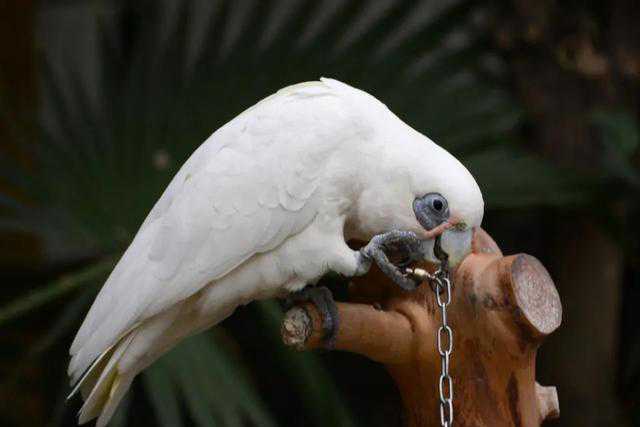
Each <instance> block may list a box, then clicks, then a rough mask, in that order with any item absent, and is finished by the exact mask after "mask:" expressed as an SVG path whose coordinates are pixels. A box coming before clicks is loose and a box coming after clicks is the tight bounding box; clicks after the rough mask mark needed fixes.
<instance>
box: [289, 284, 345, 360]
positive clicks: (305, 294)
mask: <svg viewBox="0 0 640 427" xmlns="http://www.w3.org/2000/svg"><path fill="white" fill-rule="evenodd" d="M301 302H311V303H313V305H315V306H316V308H317V309H318V311H319V312H320V314H321V315H322V330H323V331H324V336H323V338H322V340H323V346H324V348H325V349H327V350H333V349H334V347H335V344H336V335H337V334H338V326H339V323H340V318H339V316H338V307H337V306H336V303H335V301H334V300H333V295H332V294H331V291H330V290H329V288H327V287H325V286H317V287H316V286H307V287H305V288H303V289H301V290H299V291H298V292H294V293H292V294H290V295H289V296H288V297H287V300H286V304H287V305H289V306H292V305H293V304H295V303H301Z"/></svg>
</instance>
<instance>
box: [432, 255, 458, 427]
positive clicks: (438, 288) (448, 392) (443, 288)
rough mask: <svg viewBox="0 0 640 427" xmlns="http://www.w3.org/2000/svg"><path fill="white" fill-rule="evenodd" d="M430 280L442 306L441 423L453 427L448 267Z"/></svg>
mask: <svg viewBox="0 0 640 427" xmlns="http://www.w3.org/2000/svg"><path fill="white" fill-rule="evenodd" d="M430 282H431V283H432V286H434V288H435V293H436V301H437V303H438V306H439V307H440V315H441V320H442V324H441V326H440V327H439V328H438V335H437V341H436V343H437V345H438V353H440V362H441V363H440V365H441V370H440V380H439V381H438V391H439V393H440V425H441V426H442V427H451V426H452V425H453V379H452V378H451V375H450V374H449V362H450V359H451V353H452V352H453V330H452V329H451V327H450V326H449V324H448V323H447V307H448V306H449V304H451V280H449V271H448V269H447V268H446V267H445V268H443V269H441V270H438V271H437V272H436V273H435V274H434V277H433V279H432V280H431V281H430ZM442 295H444V298H443V297H442Z"/></svg>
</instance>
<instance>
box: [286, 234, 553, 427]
mask: <svg viewBox="0 0 640 427" xmlns="http://www.w3.org/2000/svg"><path fill="white" fill-rule="evenodd" d="M420 267H422V268H424V270H420ZM429 271H430V270H428V267H427V266H426V265H419V268H415V269H414V270H413V274H414V275H417V276H422V277H423V278H428V277H432V276H433V275H434V273H430V272H429ZM451 277H452V278H453V280H454V281H455V287H453V286H451V287H450V288H449V289H448V290H449V294H447V289H443V290H442V292H441V293H438V292H433V291H432V289H431V288H430V287H428V286H419V287H418V288H417V289H416V290H415V291H414V292H406V291H404V290H402V289H399V288H398V286H396V285H395V284H390V282H389V278H388V277H387V276H386V275H385V274H383V273H382V272H381V271H380V270H378V269H375V268H374V269H372V271H371V272H370V273H369V274H368V275H367V276H364V277H358V278H355V279H354V280H353V284H352V285H351V286H350V302H346V303H345V302H338V303H337V308H338V313H339V316H340V327H339V328H338V331H337V334H336V343H335V348H336V349H337V350H344V351H350V352H354V353H358V354H361V355H364V356H366V357H368V358H369V359H372V360H374V361H376V362H379V363H382V364H384V365H385V366H386V368H387V370H388V371H389V373H390V375H391V376H392V377H393V379H394V381H395V383H396V385H397V387H398V391H399V393H400V395H401V396H402V402H403V406H404V409H405V411H404V412H405V421H406V425H408V426H409V427H437V426H441V425H442V420H441V419H440V415H439V414H440V407H441V405H442V402H443V400H444V401H445V405H446V406H445V408H444V409H445V411H446V410H448V409H449V408H448V403H446V402H447V398H448V397H453V394H450V395H449V394H448V393H449V391H448V390H453V389H455V396H456V400H455V422H454V425H456V426H459V427H461V426H466V427H513V426H521V427H538V426H540V425H541V423H542V422H543V421H544V420H546V419H551V418H556V417H558V416H559V405H558V395H557V392H556V389H555V387H552V386H546V387H545V386H542V385H540V384H538V383H537V382H536V380H535V361H536V355H537V352H538V349H539V347H540V345H541V344H542V342H543V341H544V339H545V337H546V336H548V335H549V334H551V333H552V332H553V331H554V330H555V329H556V328H557V327H558V326H559V325H560V322H561V319H562V306H561V304H560V298H559V296H558V292H557V291H556V289H555V286H554V284H553V281H552V280H551V277H550V276H549V274H548V272H547V271H546V269H545V268H544V266H543V265H542V264H541V263H540V262H539V261H538V260H537V259H535V258H534V257H532V256H530V255H526V254H517V255H511V256H506V257H505V256H503V255H502V252H501V251H500V249H499V248H498V246H497V245H496V244H495V242H494V241H493V240H492V239H491V237H489V236H488V235H487V234H486V233H485V232H484V231H482V230H478V231H477V232H476V234H475V237H474V241H473V252H472V253H471V254H470V255H468V256H467V257H466V258H465V259H464V260H463V261H462V262H461V263H460V264H459V265H458V266H457V267H456V268H455V269H451ZM445 287H446V284H445ZM438 296H440V298H439V300H440V302H441V303H442V305H445V304H444V303H445V302H448V300H449V298H450V299H451V301H452V303H453V304H455V306H454V308H455V309H454V310H448V311H447V313H446V315H445V317H446V325H448V326H449V327H450V328H451V329H452V330H455V335H453V334H451V336H450V337H451V338H452V340H451V341H450V342H451V343H452V344H451V346H450V345H449V341H447V338H449V336H448V332H446V327H445V325H444V322H442V317H443V316H442V313H441V311H442V306H441V304H440V303H439V302H438ZM377 306H380V307H382V309H379V308H376V307H377ZM443 328H444V329H443ZM439 334H440V335H442V336H441V337H440V341H441V346H440V347H438V346H437V345H435V344H434V343H437V342H438V335H439ZM445 335H447V336H445ZM322 336H323V331H322V318H321V314H320V313H319V312H318V310H316V308H315V307H314V306H313V305H312V304H308V303H307V304H305V305H303V306H302V307H300V306H297V307H294V308H292V309H291V310H289V311H288V312H287V313H286V315H285V317H284V320H283V322H282V339H283V341H284V342H285V344H287V345H292V346H295V347H296V348H298V349H300V350H308V349H313V348H317V347H322ZM453 348H455V357H454V358H453V359H451V363H450V364H449V366H448V368H449V376H450V378H451V379H452V380H451V382H449V379H448V378H447V377H446V374H445V376H444V377H442V376H441V375H442V367H443V365H444V364H445V363H446V361H443V356H442V353H445V357H446V354H447V353H448V354H449V355H450V356H451V350H452V349H453ZM441 378H442V379H441ZM440 384H442V385H443V388H444V389H443V393H442V396H441V395H440V394H441V393H440ZM450 385H453V386H454V387H453V388H447V387H449V386H450ZM441 398H443V399H441ZM447 415H448V413H447V412H445V413H444V417H443V418H444V419H445V421H446V420H449V421H451V419H450V418H447ZM451 415H453V413H452V412H451Z"/></svg>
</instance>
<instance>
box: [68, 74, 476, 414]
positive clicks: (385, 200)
mask: <svg viewBox="0 0 640 427" xmlns="http://www.w3.org/2000/svg"><path fill="white" fill-rule="evenodd" d="M483 212H484V203H483V199H482V195H481V192H480V189H479V188H478V185H477V184H476V182H475V180H474V179H473V177H472V176H471V174H470V173H469V172H468V171H467V169H466V168H465V167H464V166H463V165H462V164H461V163H460V162H459V161H458V160H456V159H455V158H454V157H453V156H452V155H450V154H449V153H448V152H447V151H445V150H444V149H442V148H441V147H439V146H438V145H436V144H435V143H433V142H432V141H431V140H429V139H428V138H427V137H425V136H424V135H422V134H420V133H418V132H417V131H415V130H414V129H412V128H411V127H409V126H408V125H407V124H405V123H404V122H403V121H402V120H400V119H399V118H398V117H396V116H395V115H394V114H393V113H392V112H391V111H389V109H387V107H386V106H385V105H384V104H382V103H381V102H380V101H378V100H377V99H376V98H374V97H373V96H371V95H369V94H367V93H365V92H363V91H361V90H358V89H355V88H353V87H351V86H348V85H346V84H344V83H341V82H339V81H336V80H331V79H320V81H314V82H307V83H301V84H297V85H294V86H290V87H287V88H284V89H282V90H280V91H278V92H277V93H275V94H274V95H272V96H269V97H267V98H266V99H264V100H262V101H260V102H259V103H257V104H256V105H254V106H253V107H251V108H249V109H248V110H246V111H244V112H243V113H242V114H240V115H239V116H237V117H236V118H234V119H233V120H231V121H230V122H229V123H227V124H226V125H224V126H222V127H221V128H220V129H218V130H217V131H215V132H214V133H213V135H211V136H210V137H209V138H208V139H207V140H206V141H205V142H204V143H203V144H202V145H201V146H200V147H199V148H198V149H197V150H196V151H195V152H194V153H193V155H192V156H191V157H190V158H189V159H188V160H187V161H186V163H185V164H184V165H183V166H182V168H181V169H180V171H179V172H178V173H177V174H176V176H175V177H174V178H173V180H172V181H171V183H170V184H169V186H168V187H167V189H166V190H165V192H164V194H163V195H162V197H161V198H160V200H158V202H157V203H156V204H155V206H154V207H153V209H152V210H151V212H150V213H149V216H148V217H147V218H146V220H145V221H144V223H143V224H142V226H141V227H140V229H139V231H138V233H137V234H136V236H135V238H134V239H133V242H132V243H131V245H130V246H129V248H128V249H127V250H126V252H125V253H124V255H123V256H122V258H121V259H120V261H119V262H118V264H117V265H116V267H115V269H114V270H113V272H112V273H111V275H110V276H109V278H108V279H107V281H106V283H105V284H104V286H103V288H102V290H101V291H100V293H99V295H98V296H97V298H96V300H95V302H94V303H93V305H92V307H91V309H90V310H89V313H88V315H87V317H86V319H85V320H84V323H83V324H82V326H81V327H80V330H79V331H78V334H77V336H76V337H75V340H74V341H73V344H72V345H71V349H70V354H71V362H70V364H69V375H70V377H71V381H72V384H75V385H76V387H75V389H74V392H75V391H76V390H81V392H82V396H83V397H84V399H85V402H84V405H83V406H82V409H81V411H80V416H79V421H80V423H84V422H87V421H88V420H91V419H93V418H95V417H99V418H98V422H97V425H98V426H104V425H105V424H106V423H107V422H108V421H109V419H110V418H111V416H112V415H113V413H114V411H115V409H116V407H117V405H118V403H119V402H120V400H121V399H122V397H123V396H124V394H125V392H126V391H127V389H128V388H129V386H130V384H131V381H132V380H133V379H134V377H135V376H136V375H137V374H138V373H139V372H140V371H142V370H143V369H145V368H146V367H147V366H149V365H150V364H151V363H153V362H154V361H155V360H156V359H158V358H159V357H160V356H161V355H162V354H163V353H165V352H166V351H168V350H169V349H171V348H172V347H173V346H175V345H176V344H177V343H178V342H179V341H180V340H182V339H183V338H185V337H187V336H189V335H192V334H194V333H196V332H199V331H202V330H204V329H206V328H209V327H211V326H213V325H215V324H216V323H218V322H220V321H221V320H223V319H224V318H226V317H227V316H229V315H230V314H231V313H232V312H233V311H234V309H235V308H236V307H238V306H239V305H241V304H246V303H248V302H250V301H253V300H256V299H261V298H269V297H273V296H282V295H286V294H290V293H295V292H299V291H301V290H303V288H305V286H307V285H313V284H315V283H316V282H317V281H318V279H319V278H320V277H321V276H323V275H324V274H325V273H327V272H328V271H330V270H331V271H335V272H337V273H340V274H342V275H345V276H354V275H359V274H364V273H365V272H366V271H367V270H368V268H369V266H370V265H371V261H372V259H374V260H376V262H378V263H379V264H381V267H382V268H383V270H384V271H385V272H386V273H387V274H389V275H390V276H391V278H392V279H393V280H394V281H395V282H396V283H398V284H399V285H400V286H403V287H405V288H410V287H411V286H415V282H413V280H412V279H411V277H409V276H407V275H405V274H403V273H401V271H400V269H398V268H396V267H395V266H393V265H391V264H390V263H389V262H388V261H387V258H386V257H385V256H384V255H382V256H380V254H383V253H384V249H385V248H388V247H389V245H391V246H394V245H396V246H397V245H398V244H400V245H401V246H402V245H404V247H405V248H408V249H407V250H408V251H409V252H412V254H411V256H412V257H413V258H416V257H417V258H422V259H426V260H430V261H433V262H438V258H437V257H436V256H435V254H434V247H435V244H434V242H435V241H436V240H437V241H438V243H439V247H441V248H442V250H443V251H444V252H446V254H448V257H449V258H448V261H449V263H450V264H452V265H454V264H456V263H457V262H459V261H460V260H461V259H462V258H463V257H464V256H465V255H466V254H467V253H468V252H469V251H470V246H471V237H472V230H473V228H474V227H478V226H479V225H480V222H481V220H482V216H483ZM374 236H375V238H374ZM436 237H439V238H438V239H436ZM349 239H358V240H362V241H365V242H367V241H370V243H369V244H368V245H367V246H365V247H364V248H363V249H361V250H359V251H358V250H356V251H354V250H352V249H350V248H349V246H347V243H346V242H347V241H348V240H349ZM385 245H386V246H385ZM307 289H313V288H311V287H310V288H307ZM316 289H318V288H316ZM303 292H304V291H303ZM321 294H322V295H321V296H322V297H321V298H315V299H314V297H311V299H312V300H313V301H314V302H316V303H318V304H320V305H322V302H323V301H324V302H325V303H327V305H328V306H329V305H330V303H331V302H332V301H327V300H328V299H329V300H330V297H329V298H327V295H326V292H324V293H321ZM325 308H327V307H325ZM323 313H324V314H326V317H327V321H326V322H325V326H327V327H328V328H329V329H331V325H333V326H334V327H335V325H336V323H335V319H331V316H332V315H335V311H334V310H331V308H330V307H329V308H327V309H326V310H325V311H323ZM329 332H331V331H329ZM72 394H73V393H72Z"/></svg>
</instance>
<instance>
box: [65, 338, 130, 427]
mask: <svg viewBox="0 0 640 427" xmlns="http://www.w3.org/2000/svg"><path fill="white" fill-rule="evenodd" d="M134 336H135V333H130V334H129V335H127V336H126V337H124V338H123V339H122V340H121V341H120V342H119V343H118V344H116V345H115V346H114V347H113V348H112V349H109V350H107V353H112V354H111V355H106V356H105V357H101V358H100V359H99V360H98V361H97V362H96V363H94V365H93V366H92V367H91V368H90V369H89V371H88V372H87V373H86V374H85V375H84V376H83V377H82V379H81V380H80V382H79V383H78V386H77V387H79V388H80V390H81V392H82V395H83V397H84V398H85V402H84V405H82V408H81V409H80V413H79V419H78V422H79V423H80V424H84V423H86V422H88V421H90V420H92V419H94V418H96V417H97V416H100V418H101V419H103V421H102V423H103V424H102V425H105V424H106V423H107V422H108V420H109V418H110V416H109V417H103V416H104V415H105V408H113V410H115V407H116V406H117V404H118V403H119V402H120V400H121V399H122V397H123V396H124V393H125V392H126V390H127V389H128V387H129V385H130V384H131V381H132V380H133V376H130V375H126V374H125V375H123V374H122V373H120V372H119V370H118V362H119V361H120V359H121V358H122V356H123V355H124V354H125V352H126V350H127V348H128V347H129V344H130V343H131V341H132V340H133V338H134ZM123 377H124V378H125V379H126V380H123ZM128 377H131V378H128ZM125 385H126V387H125V388H124V389H123V387H124V386H125ZM113 410H111V411H110V412H111V415H113Z"/></svg>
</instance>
